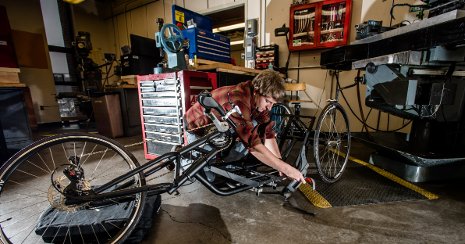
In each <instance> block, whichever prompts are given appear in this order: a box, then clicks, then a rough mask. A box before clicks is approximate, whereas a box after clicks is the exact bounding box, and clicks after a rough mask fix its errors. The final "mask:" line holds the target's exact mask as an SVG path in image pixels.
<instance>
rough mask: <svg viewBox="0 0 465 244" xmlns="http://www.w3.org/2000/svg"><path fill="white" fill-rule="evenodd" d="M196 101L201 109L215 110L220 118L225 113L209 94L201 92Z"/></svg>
mask: <svg viewBox="0 0 465 244" xmlns="http://www.w3.org/2000/svg"><path fill="white" fill-rule="evenodd" d="M198 101H199V103H200V105H202V107H204V108H205V109H206V110H211V109H215V110H216V111H218V112H219V113H220V115H221V116H224V115H225V114H226V113H225V111H224V109H223V107H221V105H220V104H218V102H217V101H216V100H215V99H214V98H213V97H212V94H211V93H209V92H201V93H200V94H199V96H198Z"/></svg>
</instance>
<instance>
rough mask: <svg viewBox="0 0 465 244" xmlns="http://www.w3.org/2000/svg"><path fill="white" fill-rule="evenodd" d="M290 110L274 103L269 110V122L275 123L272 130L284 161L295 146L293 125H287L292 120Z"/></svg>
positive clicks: (285, 106) (283, 105)
mask: <svg viewBox="0 0 465 244" xmlns="http://www.w3.org/2000/svg"><path fill="white" fill-rule="evenodd" d="M291 117H292V112H291V109H290V108H289V107H288V106H287V105H285V104H282V103H276V104H275V105H274V106H273V108H272V109H271V120H272V121H274V122H275V125H274V127H273V130H274V131H275V133H276V137H277V142H278V145H279V150H280V151H281V156H282V158H283V160H284V161H286V159H287V158H288V157H289V155H290V154H291V152H292V149H293V148H294V147H295V145H296V140H293V138H294V137H295V136H296V134H297V131H296V127H295V125H294V124H291V123H289V122H290V121H291V120H292V119H291Z"/></svg>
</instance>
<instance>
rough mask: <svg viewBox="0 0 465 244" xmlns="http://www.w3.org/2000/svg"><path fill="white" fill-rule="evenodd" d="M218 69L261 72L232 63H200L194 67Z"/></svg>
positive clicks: (248, 72)
mask: <svg viewBox="0 0 465 244" xmlns="http://www.w3.org/2000/svg"><path fill="white" fill-rule="evenodd" d="M218 69H221V71H222V72H231V73H238V72H242V73H246V74H254V75H255V74H258V73H260V72H261V70H256V69H250V68H245V67H240V66H234V65H232V64H227V63H214V64H207V65H201V66H198V67H196V70H216V71H219V70H218Z"/></svg>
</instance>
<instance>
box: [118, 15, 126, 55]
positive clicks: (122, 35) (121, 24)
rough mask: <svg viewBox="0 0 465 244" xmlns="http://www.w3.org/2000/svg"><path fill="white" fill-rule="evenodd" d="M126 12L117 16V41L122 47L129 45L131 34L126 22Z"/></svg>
mask: <svg viewBox="0 0 465 244" xmlns="http://www.w3.org/2000/svg"><path fill="white" fill-rule="evenodd" d="M126 19H127V18H126V14H120V15H118V16H117V17H116V23H117V26H118V29H117V33H118V39H117V43H118V44H119V46H120V47H122V46H124V45H129V34H128V27H127V25H126V24H127V22H126Z"/></svg>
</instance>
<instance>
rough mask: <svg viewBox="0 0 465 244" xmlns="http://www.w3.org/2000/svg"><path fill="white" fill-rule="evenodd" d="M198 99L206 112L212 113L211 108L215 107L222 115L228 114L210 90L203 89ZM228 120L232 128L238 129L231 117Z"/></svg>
mask: <svg viewBox="0 0 465 244" xmlns="http://www.w3.org/2000/svg"><path fill="white" fill-rule="evenodd" d="M197 100H198V101H199V103H200V105H202V107H203V108H205V112H206V113H210V110H211V109H215V110H216V111H217V112H218V113H219V114H220V116H221V117H224V116H225V115H226V111H224V109H223V107H222V106H221V105H220V104H218V102H217V101H216V100H215V99H214V98H213V97H212V94H211V93H210V92H208V91H203V92H201V93H199V95H198V97H197ZM226 122H228V124H229V125H230V126H231V127H232V128H234V129H236V124H235V123H234V122H233V121H232V120H231V119H230V118H227V119H226Z"/></svg>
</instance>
